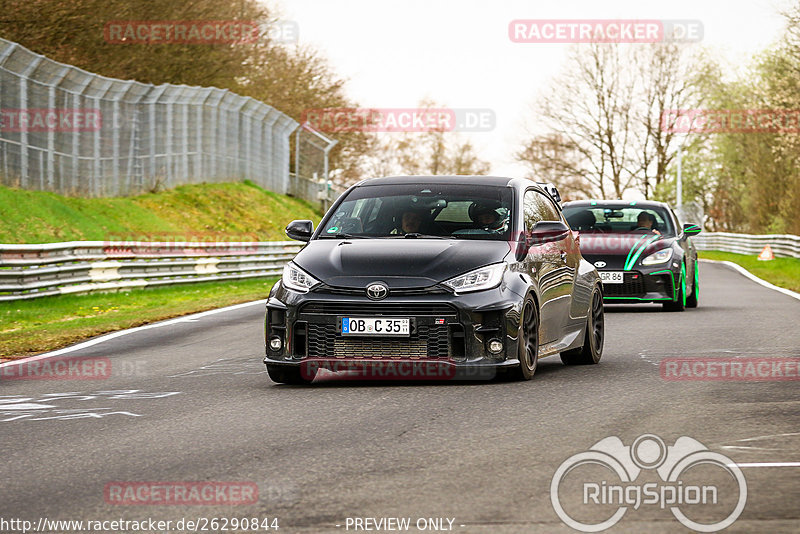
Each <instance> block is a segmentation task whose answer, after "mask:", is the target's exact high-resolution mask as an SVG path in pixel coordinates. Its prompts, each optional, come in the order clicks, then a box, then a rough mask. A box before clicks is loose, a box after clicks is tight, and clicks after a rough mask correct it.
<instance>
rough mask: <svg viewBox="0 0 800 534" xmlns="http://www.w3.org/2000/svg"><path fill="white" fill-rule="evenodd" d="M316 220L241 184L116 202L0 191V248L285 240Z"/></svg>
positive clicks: (285, 200)
mask: <svg viewBox="0 0 800 534" xmlns="http://www.w3.org/2000/svg"><path fill="white" fill-rule="evenodd" d="M321 216H322V214H321V213H320V212H319V211H318V210H317V209H315V208H314V207H313V206H312V205H311V204H309V203H308V202H306V201H304V200H300V199H297V198H292V197H288V196H285V195H279V194H277V193H273V192H271V191H266V190H264V189H262V188H260V187H258V186H256V185H255V184H253V183H252V182H248V181H245V182H239V183H213V184H193V185H183V186H180V187H176V188H175V189H170V190H167V191H161V192H158V193H147V194H143V195H137V196H131V197H116V198H79V197H67V196H62V195H57V194H55V193H48V192H44V191H27V190H23V189H14V188H9V187H2V186H0V243H53V242H59V241H194V240H204V241H215V240H220V241H285V240H286V239H287V238H286V235H285V234H284V233H283V229H284V228H285V227H286V224H287V223H289V222H290V221H291V220H293V219H311V220H314V221H319V220H320V218H321Z"/></svg>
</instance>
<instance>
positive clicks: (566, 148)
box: [514, 133, 593, 200]
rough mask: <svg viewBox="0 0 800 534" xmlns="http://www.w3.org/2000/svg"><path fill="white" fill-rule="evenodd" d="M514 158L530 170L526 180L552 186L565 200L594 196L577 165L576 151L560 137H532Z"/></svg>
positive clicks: (578, 163) (550, 135) (548, 135)
mask: <svg viewBox="0 0 800 534" xmlns="http://www.w3.org/2000/svg"><path fill="white" fill-rule="evenodd" d="M514 158H515V159H516V160H517V161H519V162H520V163H524V164H525V165H526V166H528V167H529V168H530V171H529V172H528V174H527V176H526V177H527V178H530V179H531V180H534V181H537V182H550V183H552V184H555V186H556V187H558V191H559V193H561V197H562V198H564V199H565V200H575V199H579V198H587V197H591V196H592V195H593V190H592V187H591V185H590V183H589V181H588V180H586V177H585V171H584V169H583V168H582V167H581V165H580V163H581V158H580V154H579V153H578V150H577V148H576V147H575V145H574V144H573V143H572V142H571V141H569V140H568V139H567V138H565V137H564V136H562V135H559V134H556V133H551V134H545V135H539V136H535V137H533V138H531V139H530V140H528V141H527V142H526V143H525V145H524V146H523V147H522V149H520V150H519V151H518V152H517V153H515V154H514Z"/></svg>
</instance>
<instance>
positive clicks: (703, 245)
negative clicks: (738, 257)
mask: <svg viewBox="0 0 800 534" xmlns="http://www.w3.org/2000/svg"><path fill="white" fill-rule="evenodd" d="M692 241H693V242H694V244H695V246H696V247H697V249H698V250H721V251H723V252H736V253H739V254H758V253H760V252H761V251H762V250H764V247H765V246H766V245H769V246H770V248H771V249H772V252H773V254H775V256H787V257H793V258H800V236H796V235H788V234H767V235H751V234H732V233H728V232H706V233H702V234H700V235H698V236H696V237H693V238H692Z"/></svg>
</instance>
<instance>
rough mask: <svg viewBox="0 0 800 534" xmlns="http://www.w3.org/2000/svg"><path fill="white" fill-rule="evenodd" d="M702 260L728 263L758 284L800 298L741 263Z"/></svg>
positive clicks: (710, 261) (798, 295)
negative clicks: (763, 278)
mask: <svg viewBox="0 0 800 534" xmlns="http://www.w3.org/2000/svg"><path fill="white" fill-rule="evenodd" d="M700 261H703V262H707V263H721V264H722V265H727V266H728V267H730V268H731V269H733V270H734V271H737V272H739V274H743V275H744V276H746V277H747V278H749V279H750V280H752V281H753V282H755V283H757V284H760V285H762V286H764V287H766V288H769V289H773V290H775V291H777V292H778V293H783V294H784V295H788V296H790V297H792V298H794V299H797V300H800V293H795V292H794V291H792V290H790V289H786V288H783V287H778V286H776V285H773V284H770V283H769V282H767V281H766V280H762V279H761V278H759V277H757V276H756V275H754V274H753V273H751V272H750V271H748V270H747V269H745V268H744V267H742V266H741V265H739V264H736V263H733V262H732V261H718V260H706V259H700Z"/></svg>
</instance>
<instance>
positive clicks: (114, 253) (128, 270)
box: [0, 241, 302, 301]
mask: <svg viewBox="0 0 800 534" xmlns="http://www.w3.org/2000/svg"><path fill="white" fill-rule="evenodd" d="M301 247H302V244H301V243H298V242H296V241H266V242H223V243H220V242H216V243H198V242H159V243H139V242H129V241H115V242H108V241H73V242H68V243H48V244H43V245H4V244H0V301H9V300H24V299H34V298H39V297H45V296H49V295H63V294H70V293H86V292H90V291H98V290H116V289H125V288H131V287H145V286H147V287H150V286H161V285H170V284H182V283H191V282H207V281H221V280H238V279H243V278H256V277H266V276H276V275H279V274H281V272H282V270H283V267H284V265H285V264H286V262H288V261H289V260H290V259H292V258H293V257H294V255H295V254H296V253H297V252H298V251H299V250H300V248H301Z"/></svg>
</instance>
